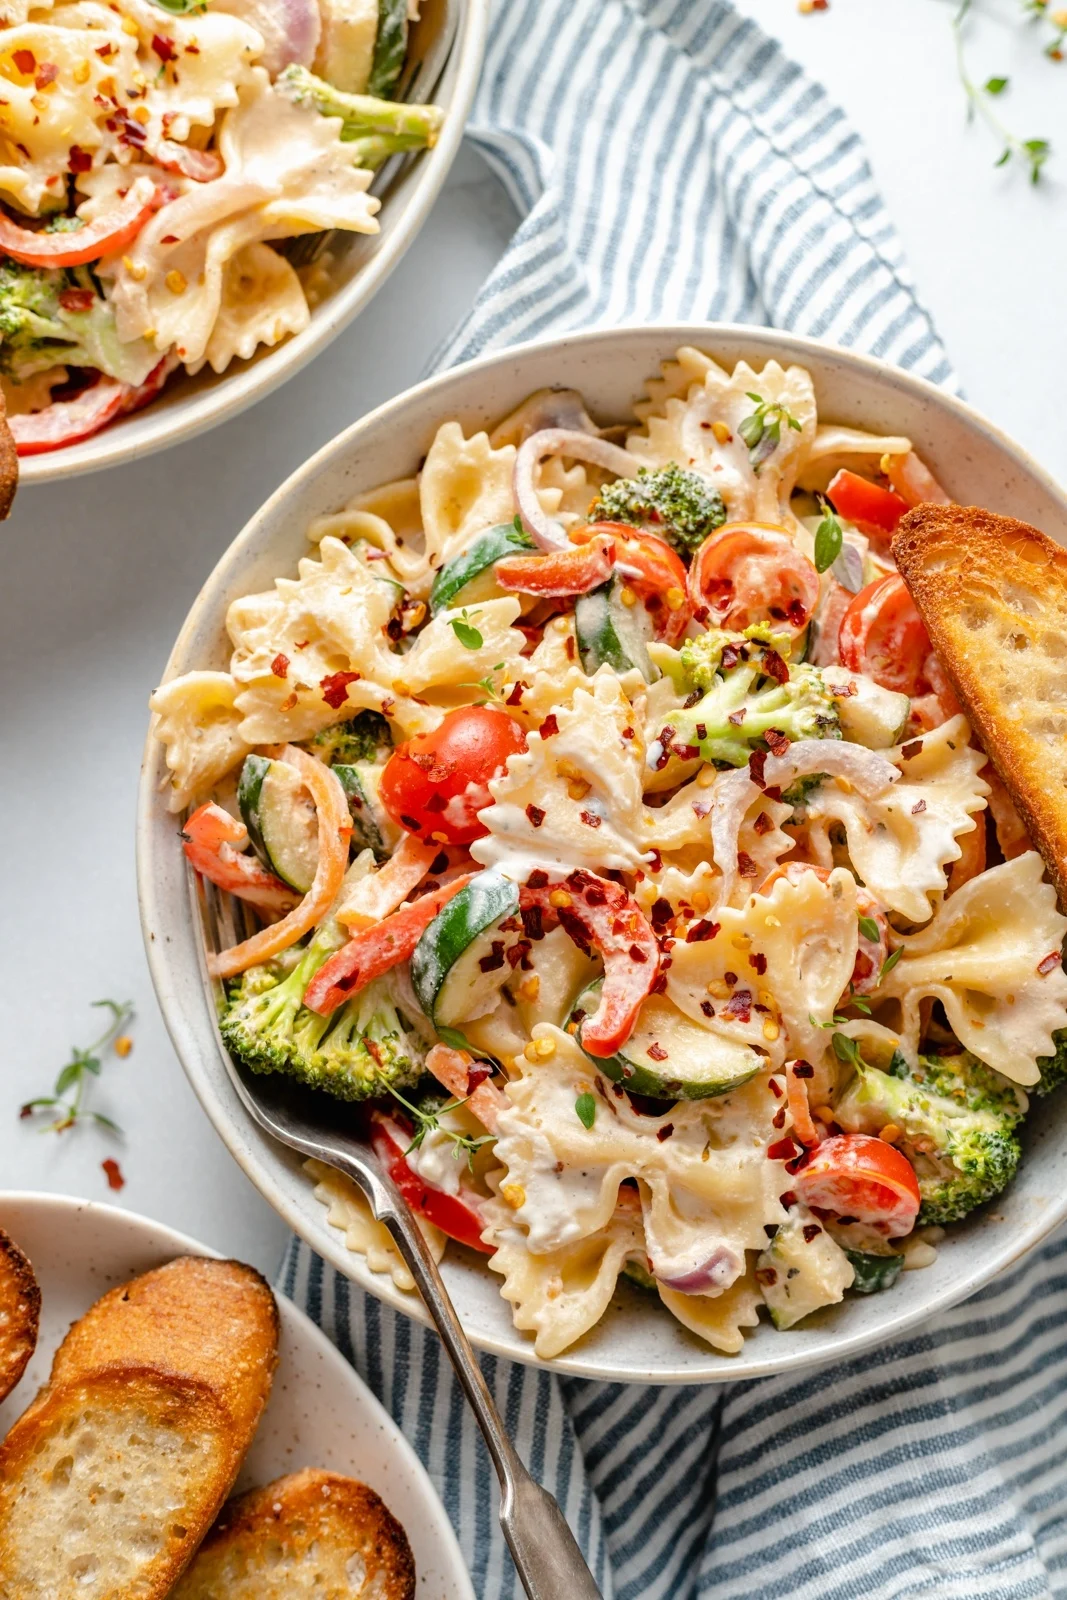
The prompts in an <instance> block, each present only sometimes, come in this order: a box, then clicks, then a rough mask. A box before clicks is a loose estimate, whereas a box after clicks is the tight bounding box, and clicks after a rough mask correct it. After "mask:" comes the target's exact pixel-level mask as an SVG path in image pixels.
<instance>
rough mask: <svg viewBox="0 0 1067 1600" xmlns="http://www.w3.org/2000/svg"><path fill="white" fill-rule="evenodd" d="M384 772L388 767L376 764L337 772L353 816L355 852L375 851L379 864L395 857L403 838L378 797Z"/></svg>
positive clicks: (351, 766) (361, 764)
mask: <svg viewBox="0 0 1067 1600" xmlns="http://www.w3.org/2000/svg"><path fill="white" fill-rule="evenodd" d="M383 771H384V768H382V767H380V766H378V765H377V763H376V762H373V761H355V762H352V763H351V764H346V763H341V764H339V765H338V766H336V767H334V769H333V773H334V777H335V778H336V779H337V781H338V782H339V783H340V785H341V788H342V789H343V790H344V792H345V798H346V800H347V801H348V809H349V811H350V812H351V815H352V846H353V849H354V850H355V851H356V852H357V853H358V852H359V851H360V850H373V851H374V855H375V858H376V859H377V860H378V861H383V860H384V859H385V858H386V856H390V855H392V853H393V851H394V850H395V849H396V847H397V845H398V844H399V843H400V840H401V839H402V838H403V829H402V828H401V827H399V825H398V824H397V823H395V822H394V821H393V819H392V817H391V816H390V815H389V813H388V811H386V809H385V807H384V806H383V805H382V803H381V801H380V800H379V798H378V786H379V784H380V783H381V781H382V772H383Z"/></svg>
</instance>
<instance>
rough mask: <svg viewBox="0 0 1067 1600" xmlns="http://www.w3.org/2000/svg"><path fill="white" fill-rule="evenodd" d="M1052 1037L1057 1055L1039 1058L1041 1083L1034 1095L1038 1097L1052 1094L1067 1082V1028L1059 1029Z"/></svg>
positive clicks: (1035, 1088)
mask: <svg viewBox="0 0 1067 1600" xmlns="http://www.w3.org/2000/svg"><path fill="white" fill-rule="evenodd" d="M1052 1037H1053V1039H1054V1040H1055V1042H1056V1054H1055V1055H1054V1056H1038V1058H1037V1064H1038V1067H1039V1068H1040V1071H1041V1081H1040V1082H1039V1083H1036V1084H1035V1085H1034V1093H1035V1094H1038V1095H1044V1094H1051V1093H1052V1091H1053V1089H1058V1088H1059V1086H1060V1084H1061V1083H1063V1082H1064V1081H1065V1080H1067V1028H1057V1029H1056V1032H1055V1033H1054V1034H1053V1035H1052Z"/></svg>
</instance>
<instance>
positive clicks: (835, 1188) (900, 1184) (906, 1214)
mask: <svg viewBox="0 0 1067 1600" xmlns="http://www.w3.org/2000/svg"><path fill="white" fill-rule="evenodd" d="M793 1189H794V1191H795V1192H796V1194H797V1195H798V1197H799V1198H800V1199H801V1200H803V1202H804V1204H805V1205H807V1206H814V1207H816V1208H817V1209H818V1210H820V1211H830V1212H832V1213H833V1215H834V1216H837V1217H855V1218H856V1219H857V1220H858V1221H859V1222H866V1223H870V1224H871V1225H872V1226H874V1227H876V1228H878V1229H879V1231H880V1232H882V1233H884V1234H885V1235H886V1236H887V1237H888V1238H890V1239H895V1238H900V1236H901V1235H902V1234H905V1233H910V1232H911V1230H912V1228H913V1227H914V1226H915V1218H916V1216H917V1215H918V1212H919V1201H920V1198H921V1197H920V1194H919V1182H918V1179H917V1178H916V1176H915V1171H914V1169H913V1167H912V1165H911V1162H910V1161H908V1160H907V1158H906V1157H905V1156H903V1155H901V1153H900V1151H899V1150H898V1149H896V1147H895V1146H894V1145H891V1144H887V1143H886V1141H885V1140H884V1139H875V1138H872V1136H871V1135H870V1134H869V1133H840V1134H837V1135H835V1136H834V1138H832V1139H824V1140H823V1142H822V1144H820V1145H819V1146H818V1147H817V1149H815V1150H814V1151H813V1152H812V1154H811V1156H810V1157H809V1159H808V1160H807V1161H806V1162H805V1163H804V1165H803V1166H802V1167H801V1169H800V1171H799V1172H798V1173H797V1174H796V1176H795V1177H794V1179H793Z"/></svg>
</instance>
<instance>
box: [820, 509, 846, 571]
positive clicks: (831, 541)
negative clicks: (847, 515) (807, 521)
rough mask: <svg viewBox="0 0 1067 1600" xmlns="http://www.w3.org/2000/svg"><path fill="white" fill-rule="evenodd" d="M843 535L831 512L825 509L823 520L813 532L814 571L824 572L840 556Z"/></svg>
mask: <svg viewBox="0 0 1067 1600" xmlns="http://www.w3.org/2000/svg"><path fill="white" fill-rule="evenodd" d="M844 540H845V535H844V531H843V529H842V527H841V524H840V522H838V520H837V517H836V516H835V515H834V513H833V511H831V510H830V509H829V507H826V508H825V509H824V512H823V519H822V521H821V522H820V523H819V526H818V527H817V528H816V530H815V570H816V572H825V571H826V569H827V567H832V566H833V564H834V562H835V561H836V560H837V558H838V556H839V555H840V554H841V546H842V544H843V543H844Z"/></svg>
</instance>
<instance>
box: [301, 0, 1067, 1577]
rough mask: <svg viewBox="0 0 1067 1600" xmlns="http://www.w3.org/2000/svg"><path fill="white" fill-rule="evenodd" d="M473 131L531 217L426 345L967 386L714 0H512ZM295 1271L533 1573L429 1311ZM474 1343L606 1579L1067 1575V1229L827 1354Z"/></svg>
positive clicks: (891, 235)
mask: <svg viewBox="0 0 1067 1600" xmlns="http://www.w3.org/2000/svg"><path fill="white" fill-rule="evenodd" d="M470 137H471V138H472V139H473V140H474V142H475V143H476V144H477V146H478V147H479V149H480V150H481V151H482V152H483V154H484V155H485V156H486V158H487V159H488V161H489V162H490V163H491V164H492V166H493V168H494V170H495V171H496V172H497V173H498V174H499V176H500V178H501V180H502V181H503V182H504V183H505V185H506V186H507V188H508V191H509V192H510V194H511V196H512V198H513V199H514V202H515V205H516V206H517V208H518V210H519V212H520V214H521V215H522V217H523V219H524V220H523V222H522V225H521V227H520V228H519V230H518V232H517V233H516V235H515V238H514V240H513V241H512V244H511V247H510V249H509V250H508V252H507V254H506V255H505V257H504V258H503V260H502V261H501V262H500V264H499V266H498V267H497V268H496V270H495V271H494V272H493V274H492V276H491V277H490V279H489V280H488V282H487V283H486V285H485V287H484V288H483V290H482V292H481V294H480V295H479V296H478V299H477V302H476V303H475V305H474V307H473V309H472V311H471V314H470V316H469V317H468V318H467V320H466V321H465V322H464V324H463V326H462V327H461V328H460V329H459V330H458V332H457V333H456V334H455V335H454V336H453V338H452V339H450V340H449V342H448V345H447V347H446V349H445V350H444V351H443V352H440V353H439V356H438V359H437V364H439V365H443V364H449V363H452V362H455V361H460V360H463V359H466V358H468V357H471V356H474V355H476V354H478V353H479V352H481V351H483V350H486V349H489V348H493V347H500V346H504V345H507V344H510V343H515V342H517V341H519V340H523V339H529V338H533V337H536V336H538V335H549V334H557V333H561V332H564V331H566V330H567V329H571V328H578V327H584V326H588V325H590V324H593V323H600V324H618V323H622V322H636V321H642V320H645V321H651V320H661V321H662V320H693V321H698V320H702V319H708V320H716V321H736V322H756V323H765V324H772V325H774V326H776V327H780V328H784V329H788V330H790V331H795V332H798V333H803V334H811V335H814V336H817V337H821V338H824V339H829V340H833V341H836V342H838V343H840V344H844V345H851V346H854V347H856V348H859V349H862V350H865V351H868V352H871V353H873V354H876V355H879V356H882V357H884V358H886V359H887V360H890V361H894V362H897V363H898V364H900V365H901V366H904V367H908V368H910V369H911V370H912V371H916V372H919V373H921V374H922V375H923V376H925V377H927V378H930V379H932V380H933V381H935V382H939V383H942V384H946V385H949V386H951V385H953V382H954V380H953V376H952V372H951V369H950V367H949V363H948V361H947V359H946V356H945V352H944V350H943V349H942V347H941V345H940V343H939V341H938V337H937V334H936V332H935V331H934V329H933V327H932V325H931V322H930V318H929V316H928V315H927V313H926V312H925V310H924V309H923V307H922V305H921V304H920V302H919V301H918V299H917V298H916V295H915V292H914V289H913V287H912V284H911V280H910V277H909V275H908V271H907V267H906V265H905V263H904V261H903V260H902V256H901V249H900V243H899V240H898V239H897V236H896V233H895V231H894V229H893V227H892V225H891V223H890V222H889V219H888V218H887V216H886V213H885V209H884V207H883V205H882V202H881V199H880V198H879V195H878V193H877V191H876V189H875V187H874V184H873V181H872V178H871V173H870V170H869V168H868V166H867V162H866V159H865V157H864V154H863V150H862V148H861V146H860V143H859V141H858V139H857V137H856V135H855V134H854V133H853V132H852V131H851V129H850V128H849V126H848V124H847V122H846V121H845V119H844V117H843V115H842V113H841V112H840V111H839V110H838V109H837V107H836V106H834V105H833V104H832V102H831V101H830V100H829V98H828V97H827V95H826V93H825V91H824V90H823V89H822V88H820V87H819V85H817V84H815V83H812V82H811V81H810V80H809V79H808V78H806V77H805V75H804V74H803V73H802V72H801V71H800V70H799V69H798V68H797V67H796V66H795V65H794V64H793V63H791V62H790V61H789V60H787V59H786V57H785V56H784V54H783V52H782V50H781V48H780V47H779V46H778V45H777V44H776V43H775V42H774V41H773V40H771V39H768V38H767V37H766V36H765V35H764V34H763V33H762V32H761V31H760V30H759V29H758V28H757V27H756V26H755V25H754V24H752V23H751V22H748V21H744V20H742V19H741V18H740V17H739V16H738V15H737V13H736V12H735V11H734V10H733V9H732V7H731V6H730V5H729V4H728V3H727V0H497V4H496V10H495V14H494V18H493V24H492V28H491V33H490V39H489V49H488V55H487V58H486V65H485V75H484V79H483V82H482V85H481V89H480V91H479V95H478V99H477V102H476V106H475V114H474V119H473V125H472V127H471V130H470ZM281 1282H282V1286H283V1287H284V1288H285V1290H286V1291H287V1292H288V1293H289V1294H290V1295H292V1296H293V1298H294V1299H296V1300H297V1301H298V1302H299V1303H300V1304H301V1305H303V1306H305V1307H306V1308H307V1309H308V1310H309V1311H310V1313H311V1315H312V1316H313V1317H314V1318H315V1320H316V1321H317V1322H319V1323H320V1324H321V1325H322V1327H323V1328H324V1329H325V1330H326V1332H327V1333H328V1334H329V1335H330V1337H331V1338H332V1339H333V1340H334V1341H335V1342H336V1343H337V1344H338V1345H339V1347H340V1348H341V1350H342V1351H343V1352H344V1353H345V1355H346V1356H347V1357H348V1358H349V1360H351V1361H352V1362H353V1363H354V1364H355V1366H356V1367H357V1368H358V1369H359V1371H360V1372H361V1373H362V1375H363V1376H364V1378H365V1379H366V1380H367V1381H368V1382H369V1384H370V1385H371V1387H372V1388H373V1389H374V1391H375V1392H376V1393H377V1394H378V1395H379V1396H380V1397H381V1399H382V1400H383V1401H384V1403H385V1405H386V1406H387V1407H388V1409H389V1410H390V1411H391V1412H392V1414H393V1416H394V1417H395V1418H396V1420H397V1422H398V1423H399V1425H400V1426H401V1428H403V1430H404V1432H405V1433H406V1434H407V1436H408V1438H409V1439H410V1440H412V1442H413V1443H414V1445H415V1447H416V1449H417V1450H418V1451H419V1454H420V1455H421V1457H422V1459H423V1461H424V1462H425V1463H426V1466H427V1468H428V1469H429V1472H430V1474H431V1476H432V1478H433V1480H434V1482H435V1484H436V1486H437V1488H438V1490H439V1492H440V1494H441V1497H442V1499H443V1501H444V1504H445V1506H446V1507H447V1509H448V1511H449V1514H450V1516H451V1517H452V1520H453V1522H454V1524H455V1526H456V1529H457V1532H458V1534H459V1537H460V1541H461V1544H462V1547H463V1552H464V1555H465V1557H466V1560H467V1562H468V1565H469V1567H470V1570H471V1574H472V1576H473V1580H474V1587H475V1590H476V1592H477V1594H478V1596H479V1600H512V1597H518V1596H519V1593H520V1591H519V1586H518V1583H517V1580H516V1576H515V1572H514V1569H513V1568H512V1566H511V1562H510V1558H509V1556H508V1555H507V1552H506V1550H505V1547H504V1544H503V1540H502V1539H501V1537H500V1534H499V1531H498V1528H497V1523H496V1511H495V1507H496V1490H495V1478H494V1475H493V1472H492V1469H491V1466H490V1464H489V1461H488V1458H487V1456H486V1453H485V1450H484V1448H483V1446H482V1443H481V1439H480V1436H479V1435H478V1433H477V1430H476V1428H475V1426H474V1424H473V1423H472V1421H471V1420H470V1417H469V1415H468V1414H467V1411H466V1408H465V1405H464V1402H463V1399H462V1397H461V1395H460V1391H459V1388H458V1385H457V1384H456V1383H455V1382H454V1380H453V1378H452V1375H451V1370H450V1369H449V1367H448V1363H447V1361H446V1360H445V1358H444V1357H443V1355H442V1352H441V1348H440V1345H439V1343H438V1341H437V1339H436V1337H435V1336H433V1335H430V1334H428V1333H427V1332H425V1331H424V1330H423V1329H422V1328H421V1327H419V1326H418V1325H416V1324H415V1323H413V1322H410V1321H408V1320H407V1319H406V1318H404V1317H400V1316H397V1315H395V1314H394V1313H393V1312H391V1311H389V1310H388V1309H386V1308H385V1307H383V1306H382V1305H380V1304H379V1302H378V1301H376V1300H374V1299H372V1298H371V1297H369V1296H367V1295H365V1294H363V1293H362V1291H360V1290H359V1289H357V1288H356V1287H355V1286H354V1285H352V1284H351V1283H349V1281H348V1280H347V1279H345V1278H343V1277H341V1276H340V1275H339V1274H337V1273H335V1272H334V1271H333V1270H332V1269H330V1268H327V1267H325V1266H324V1265H323V1263H322V1261H321V1260H319V1259H318V1257H316V1256H314V1255H313V1254H312V1253H311V1252H310V1251H309V1249H308V1248H307V1246H306V1245H303V1244H300V1243H299V1242H297V1241H296V1240H294V1241H293V1243H292V1246H291V1248H290V1250H289V1253H288V1256H287V1259H286V1262H285V1264H284V1266H283V1270H282V1278H281ZM483 1366H484V1369H485V1373H486V1377H487V1379H488V1381H489V1386H490V1388H491V1389H492V1391H493V1392H494V1394H495V1396H496V1399H497V1403H498V1404H499V1406H500V1409H501V1411H502V1413H503V1415H504V1418H505V1420H506V1422H507V1424H508V1427H509V1429H510V1430H511V1433H512V1435H513V1437H514V1438H515V1439H516V1441H517V1442H518V1444H519V1447H520V1449H521V1451H522V1453H523V1455H524V1457H525V1459H526V1461H527V1462H528V1464H529V1466H530V1468H531V1469H532V1471H533V1472H534V1473H535V1474H536V1475H537V1476H538V1477H539V1478H540V1479H541V1481H542V1482H544V1483H545V1484H547V1485H548V1487H550V1488H551V1489H552V1491H553V1492H554V1493H555V1495H556V1496H557V1498H558V1500H559V1502H560V1504H561V1505H562V1506H563V1508H564V1510H565V1512H566V1514H567V1517H568V1519H569V1520H570V1522H571V1525H572V1527H573V1528H574V1529H575V1531H576V1533H577V1535H578V1537H579V1539H580V1541H581V1543H582V1546H583V1549H584V1550H585V1552H586V1555H587V1558H588V1560H589V1563H590V1565H591V1567H592V1569H593V1571H594V1573H595V1575H596V1577H597V1581H598V1583H599V1585H600V1587H601V1590H602V1592H603V1594H604V1596H605V1600H695V1597H697V1596H701V1597H702V1600H740V1597H741V1596H745V1597H746V1600H751V1597H754V1596H761V1597H762V1596H775V1597H778V1596H790V1597H796V1600H857V1597H863V1600H913V1597H917V1596H923V1597H926V1596H936V1597H950V1596H951V1597H954V1600H979V1597H985V1596H997V1597H998V1600H1024V1597H1026V1600H1044V1597H1049V1596H1054V1595H1067V1426H1065V1424H1067V1416H1065V1412H1067V1241H1063V1240H1061V1241H1054V1242H1052V1243H1051V1244H1049V1245H1046V1246H1045V1247H1044V1248H1043V1249H1042V1250H1040V1251H1038V1252H1036V1253H1035V1254H1034V1255H1033V1256H1032V1257H1031V1258H1030V1259H1029V1260H1028V1261H1027V1262H1025V1263H1024V1264H1023V1265H1022V1266H1020V1267H1018V1268H1016V1269H1014V1270H1013V1271H1012V1272H1011V1273H1009V1274H1007V1275H1005V1276H1004V1277H1002V1278H1000V1279H999V1280H998V1281H997V1282H996V1283H995V1284H994V1285H993V1286H992V1287H991V1288H989V1289H987V1290H986V1291H985V1292H984V1293H982V1294H980V1295H978V1296H977V1297H976V1298H975V1299H973V1300H971V1301H970V1302H969V1303H968V1304H966V1305H964V1306H962V1307H959V1308H958V1309H957V1310H955V1311H953V1312H952V1313H950V1314H949V1315H947V1316H944V1317H942V1318H940V1319H939V1320H938V1321H937V1322H936V1323H934V1324H931V1325H930V1326H929V1327H928V1328H927V1329H926V1330H924V1331H923V1332H921V1333H918V1334H916V1335H914V1336H913V1337H912V1338H910V1339H909V1340H908V1341H907V1342H906V1343H904V1344H898V1345H894V1346H890V1347H887V1348H885V1349H882V1350H879V1351H876V1352H875V1353H874V1354H872V1355H867V1356H864V1357H863V1358H862V1359H859V1360H855V1361H849V1362H845V1363H843V1364H842V1365H841V1366H840V1367H838V1368H835V1369H834V1370H833V1372H832V1374H828V1373H827V1372H826V1371H825V1370H824V1371H821V1372H814V1373H812V1374H810V1375H808V1376H802V1377H800V1378H778V1379H774V1378H771V1379H764V1380H761V1381H758V1382H746V1383H737V1384H732V1385H727V1386H724V1387H719V1388H706V1387H705V1388H698V1387H692V1388H677V1389H654V1388H637V1387H627V1386H624V1385H612V1384H598V1383H592V1382H587V1381H585V1380H581V1379H574V1378H558V1377H554V1376H551V1375H549V1374H548V1373H544V1372H538V1371H534V1370H531V1369H530V1368H528V1367H521V1366H517V1365H513V1364H510V1363H507V1362H502V1361H498V1360H495V1359H493V1358H491V1357H486V1358H484V1359H483ZM428 1600H429V1597H428ZM560 1600H566V1597H564V1596H561V1597H560Z"/></svg>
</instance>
